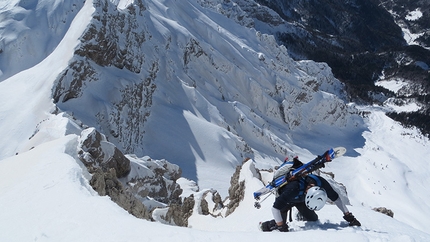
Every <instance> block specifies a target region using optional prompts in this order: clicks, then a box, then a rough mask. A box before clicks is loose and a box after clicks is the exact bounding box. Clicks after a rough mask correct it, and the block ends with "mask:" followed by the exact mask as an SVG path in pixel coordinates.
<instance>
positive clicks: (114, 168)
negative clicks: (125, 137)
mask: <svg viewBox="0 0 430 242" xmlns="http://www.w3.org/2000/svg"><path fill="white" fill-rule="evenodd" d="M78 157H79V158H80V160H81V161H82V163H83V164H84V165H85V167H86V168H87V169H88V171H89V172H90V174H92V177H91V180H90V185H91V186H92V187H93V189H94V190H95V191H97V193H98V194H99V195H100V196H109V197H110V198H111V199H112V201H114V202H115V203H116V204H118V205H119V206H120V207H122V208H124V209H125V210H127V211H128V212H129V213H130V214H132V215H134V216H136V217H138V218H144V219H148V220H152V216H151V210H152V209H153V208H154V206H161V207H163V206H165V205H164V204H170V205H171V206H172V207H173V208H176V207H177V206H181V205H178V204H182V201H181V199H180V197H179V196H180V195H181V193H182V189H181V188H180V186H179V185H178V184H177V183H176V180H177V179H178V178H179V177H180V176H181V169H180V168H179V167H178V166H177V165H173V164H171V163H169V162H167V161H166V160H152V159H150V158H137V157H135V156H129V157H130V159H129V158H127V157H126V156H125V155H124V154H123V153H122V152H121V151H119V149H118V148H117V147H116V146H115V145H113V144H112V143H110V142H108V141H107V140H106V137H105V136H104V135H103V134H101V133H99V132H98V131H97V130H96V129H94V128H88V129H86V130H84V131H82V133H81V136H80V138H79V145H78ZM148 200H150V201H151V202H150V203H148V205H145V202H147V201H148ZM154 204H157V205H154ZM173 208H172V209H173ZM172 213H173V212H172ZM184 213H185V212H184ZM182 215H183V214H181V216H182ZM172 216H173V215H172ZM175 219H176V220H178V219H179V218H175ZM177 222H178V221H177ZM178 223H180V224H183V223H184V222H180V221H179V222H178Z"/></svg>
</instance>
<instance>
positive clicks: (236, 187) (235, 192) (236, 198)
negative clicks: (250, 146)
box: [225, 166, 245, 216]
mask: <svg viewBox="0 0 430 242" xmlns="http://www.w3.org/2000/svg"><path fill="white" fill-rule="evenodd" d="M241 169H242V166H237V167H236V172H235V173H234V174H233V176H232V177H231V180H230V188H229V189H228V195H229V199H230V202H229V203H228V205H227V212H226V215H225V216H228V215H230V214H232V213H233V212H234V210H235V209H236V208H237V207H238V206H239V203H240V202H241V201H242V200H243V198H244V197H245V181H240V180H239V177H240V171H241Z"/></svg>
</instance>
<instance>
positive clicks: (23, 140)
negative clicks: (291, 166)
mask: <svg viewBox="0 0 430 242" xmlns="http://www.w3.org/2000/svg"><path fill="white" fill-rule="evenodd" d="M40 2H42V1H40ZM10 3H12V1H11V2H10ZM120 5H121V4H120ZM123 5H126V3H124V2H122V5H121V6H123ZM93 11H94V9H93V7H92V1H89V0H88V1H86V2H85V4H84V5H83V7H82V8H81V10H80V11H79V12H78V13H77V14H76V17H75V18H74V19H73V22H71V25H70V26H71V27H70V28H69V29H68V31H67V32H66V33H65V35H64V38H62V40H61V41H60V42H59V44H58V46H57V47H56V48H55V50H53V52H52V53H51V54H49V55H48V56H47V57H46V58H44V59H43V61H41V62H40V63H38V64H37V65H34V66H32V67H31V68H29V69H26V70H23V71H22V72H18V73H17V74H15V75H13V76H12V77H10V78H8V79H6V80H4V81H2V82H0V121H1V127H0V137H2V138H1V140H0V151H1V153H0V214H1V215H0V216H1V219H0V241H171V240H172V238H176V239H178V240H180V241H220V240H221V241H226V242H229V241H238V240H241V241H242V240H243V241H260V240H267V239H269V240H277V239H285V238H288V239H292V240H294V239H296V240H304V241H317V240H321V238H324V240H327V241H344V240H348V241H352V242H354V241H430V234H428V233H427V232H424V231H426V224H427V222H428V218H429V217H430V211H429V207H430V202H428V201H427V200H425V199H424V198H426V196H428V194H430V192H429V191H430V190H429V188H428V187H427V186H425V185H426V184H428V182H429V178H428V171H427V170H426V169H424V168H426V167H427V162H426V160H425V159H423V157H424V158H425V157H429V155H430V154H429V153H430V151H429V149H428V144H429V143H428V142H429V141H428V139H427V138H423V137H422V136H420V135H419V133H418V132H417V131H415V130H408V129H404V128H402V127H401V126H399V125H398V124H396V123H395V122H393V121H392V120H390V119H388V118H387V117H385V116H384V115H383V112H382V110H383V109H381V108H380V107H363V108H362V109H363V110H362V111H363V112H369V114H368V118H366V122H367V125H368V127H369V131H366V132H364V133H363V134H359V136H357V137H355V138H356V139H364V140H365V144H364V146H362V147H361V148H358V149H356V152H357V153H358V155H357V156H354V157H352V156H346V157H342V158H339V160H336V162H333V163H332V164H329V165H328V166H327V167H326V168H325V170H326V171H332V172H334V173H335V175H336V177H335V179H336V180H337V181H339V182H342V183H343V184H345V185H346V187H347V189H348V195H349V198H350V201H351V205H352V206H349V209H350V210H351V211H352V212H353V213H354V214H355V215H356V217H357V218H358V219H359V220H360V222H361V223H362V224H363V226H362V227H360V228H349V227H344V223H343V221H342V215H341V213H340V211H339V210H338V209H337V208H336V207H335V206H333V205H327V206H326V207H325V208H324V209H323V210H321V211H320V212H319V213H318V214H319V216H320V221H319V222H317V223H307V224H305V223H303V222H293V223H291V227H292V230H293V231H294V232H292V233H288V234H284V233H276V232H273V233H262V232H260V231H258V229H257V224H258V222H259V221H262V220H268V219H271V212H270V207H271V203H272V202H273V197H270V198H268V199H267V200H266V201H265V202H264V203H263V206H262V208H261V209H260V210H256V209H255V208H254V207H253V202H254V201H253V198H252V192H253V191H255V190H257V189H259V188H260V187H261V186H263V184H262V183H261V182H260V181H259V180H257V179H255V178H254V177H253V176H252V171H251V170H252V165H255V166H257V167H261V168H269V167H271V165H273V159H272V158H271V157H268V156H266V155H265V154H264V153H263V152H261V153H259V154H258V155H256V157H254V160H253V161H252V162H248V163H246V164H245V165H244V168H243V170H242V173H241V179H243V180H245V181H246V194H245V199H244V200H243V201H242V202H241V204H240V206H239V208H238V209H237V210H236V211H235V212H234V213H233V214H231V215H230V216H228V217H226V218H222V217H217V218H213V217H211V216H202V215H198V211H195V213H194V214H193V216H192V217H191V218H190V221H189V225H190V226H189V228H179V227H175V226H169V225H165V224H161V223H158V222H148V221H145V220H141V219H137V218H135V217H133V216H132V215H130V214H128V213H127V212H125V211H124V210H122V209H121V208H119V207H118V206H117V205H116V204H114V203H113V202H112V201H110V199H109V198H108V197H100V196H98V194H97V193H96V192H95V191H94V190H93V189H92V188H91V186H89V184H88V180H89V178H90V177H89V174H88V172H86V170H85V168H83V166H82V164H81V163H80V161H79V160H78V159H77V157H75V154H76V147H77V135H76V134H78V133H79V132H80V127H79V126H78V125H76V124H75V123H74V122H73V121H71V120H70V119H69V118H68V116H67V115H66V114H63V113H59V114H56V112H55V105H54V104H53V102H52V100H51V98H50V97H51V88H52V83H53V82H54V80H55V78H56V76H57V75H58V74H59V73H60V72H61V71H62V70H63V69H64V68H65V67H66V65H67V62H68V60H69V59H70V58H72V55H73V49H74V47H75V46H76V45H77V44H78V39H79V37H80V36H81V34H82V33H83V31H84V28H85V27H86V25H85V23H88V22H89V20H90V18H91V14H92V13H93ZM183 116H184V119H187V120H188V121H189V122H188V123H190V124H193V125H192V128H193V132H196V133H199V135H196V137H203V136H204V135H205V134H207V133H208V134H209V135H210V136H211V139H213V140H217V141H218V142H215V143H217V145H216V146H211V145H208V144H204V142H207V141H206V140H204V139H195V140H194V141H193V142H196V143H197V144H198V145H202V146H203V145H204V146H205V148H206V149H207V154H209V155H210V154H216V155H217V156H218V157H219V159H224V160H229V159H231V157H228V156H227V155H225V154H229V153H228V152H225V153H223V152H220V150H221V151H222V150H228V149H230V144H229V143H228V142H224V139H221V137H222V136H223V134H224V133H223V132H220V131H219V128H218V127H217V126H215V125H210V124H208V123H202V122H201V121H200V120H198V119H197V118H196V116H195V115H190V114H189V113H187V112H185V113H183ZM333 132H336V127H333ZM160 135H162V134H160ZM186 135H188V133H187V134H184V136H185V137H186V138H189V137H188V136H186ZM30 138H31V139H30ZM166 140H168V139H166ZM221 140H222V142H221ZM285 142H291V141H290V140H285ZM313 142H315V143H318V144H322V143H324V139H315V137H314V140H313ZM288 145H289V147H292V148H294V150H295V151H296V152H297V153H298V154H299V155H300V157H301V159H302V160H304V161H307V160H310V159H312V158H313V157H314V156H315V155H316V154H311V153H310V152H309V151H308V150H307V149H305V148H302V147H301V146H300V145H297V144H295V143H288ZM340 145H341V144H340ZM321 152H323V151H321ZM195 155H196V156H197V155H198V152H197V153H195ZM204 161H205V160H204V159H201V162H196V163H195V169H198V170H200V171H201V173H200V174H203V176H202V177H204V175H205V174H214V173H215V174H217V173H218V172H219V173H220V174H223V175H220V176H219V180H216V181H212V180H209V181H204V182H202V183H201V184H204V185H201V187H200V188H201V191H200V192H193V191H191V190H185V191H184V193H187V194H191V193H194V194H195V196H201V194H202V192H203V191H204V190H205V189H210V188H211V187H210V184H211V183H214V184H216V186H217V187H219V189H220V190H221V191H222V192H224V193H226V191H227V189H228V186H229V182H226V181H229V179H230V177H229V176H228V175H224V174H226V172H225V171H224V170H223V169H227V168H225V167H217V169H219V170H216V169H214V167H215V166H207V164H206V163H205V162H204ZM228 169H230V170H231V168H230V167H228ZM201 179H203V178H201ZM184 189H185V188H184ZM377 206H384V207H387V208H389V209H392V210H393V211H394V218H390V217H388V216H385V215H382V214H379V213H376V212H374V211H372V210H371V208H373V207H377Z"/></svg>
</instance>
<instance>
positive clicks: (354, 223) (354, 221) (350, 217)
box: [343, 213, 361, 226]
mask: <svg viewBox="0 0 430 242" xmlns="http://www.w3.org/2000/svg"><path fill="white" fill-rule="evenodd" d="M343 219H345V220H346V221H347V222H348V223H349V226H361V223H360V222H359V221H358V220H357V219H356V218H355V217H354V215H352V213H348V214H346V215H345V216H343Z"/></svg>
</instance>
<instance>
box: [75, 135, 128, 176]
mask: <svg viewBox="0 0 430 242" xmlns="http://www.w3.org/2000/svg"><path fill="white" fill-rule="evenodd" d="M78 155H79V158H80V159H81V161H82V162H83V163H84V164H85V166H86V167H87V169H88V170H89V171H90V173H93V172H94V171H95V170H96V169H97V168H100V169H101V170H102V171H103V172H107V171H109V170H110V169H111V168H113V169H114V170H115V174H116V175H117V176H118V178H120V177H124V176H126V175H127V174H128V173H129V172H130V160H129V159H127V157H125V156H124V154H123V153H122V152H121V151H120V150H119V149H118V148H117V147H116V146H115V145H113V144H112V143H110V142H108V141H107V140H106V137H105V136H104V135H103V134H101V133H99V132H98V131H97V130H95V129H94V128H89V129H86V130H84V131H83V132H82V134H81V137H80V141H79V148H78Z"/></svg>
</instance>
